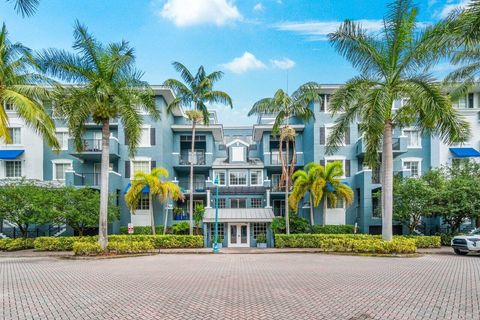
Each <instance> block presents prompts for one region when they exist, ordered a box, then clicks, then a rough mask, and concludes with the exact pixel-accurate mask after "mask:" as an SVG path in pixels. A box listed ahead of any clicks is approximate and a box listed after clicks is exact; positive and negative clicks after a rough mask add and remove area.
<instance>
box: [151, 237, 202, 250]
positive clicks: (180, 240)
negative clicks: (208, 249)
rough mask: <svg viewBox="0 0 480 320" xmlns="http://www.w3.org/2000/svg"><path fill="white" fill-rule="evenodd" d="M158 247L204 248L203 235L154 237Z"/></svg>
mask: <svg viewBox="0 0 480 320" xmlns="http://www.w3.org/2000/svg"><path fill="white" fill-rule="evenodd" d="M153 246H154V247H155V248H156V249H173V248H203V236H183V235H165V236H156V237H154V238H153Z"/></svg>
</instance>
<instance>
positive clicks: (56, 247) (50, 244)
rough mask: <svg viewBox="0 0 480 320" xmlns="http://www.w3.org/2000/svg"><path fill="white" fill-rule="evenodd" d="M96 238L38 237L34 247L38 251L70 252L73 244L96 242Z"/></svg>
mask: <svg viewBox="0 0 480 320" xmlns="http://www.w3.org/2000/svg"><path fill="white" fill-rule="evenodd" d="M97 239H98V237H39V238H36V239H35V242H34V247H35V249H36V250H39V251H71V250H73V244H74V243H75V242H89V243H94V242H96V241H97Z"/></svg>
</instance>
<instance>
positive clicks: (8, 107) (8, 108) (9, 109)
mask: <svg viewBox="0 0 480 320" xmlns="http://www.w3.org/2000/svg"><path fill="white" fill-rule="evenodd" d="M3 106H4V107H5V111H13V110H14V109H13V104H12V103H8V102H4V103H3Z"/></svg>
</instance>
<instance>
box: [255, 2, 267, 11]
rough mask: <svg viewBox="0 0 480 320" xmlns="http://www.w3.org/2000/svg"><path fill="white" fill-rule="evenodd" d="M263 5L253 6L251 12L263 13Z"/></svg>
mask: <svg viewBox="0 0 480 320" xmlns="http://www.w3.org/2000/svg"><path fill="white" fill-rule="evenodd" d="M263 9H264V8H263V4H261V3H260V2H259V3H257V4H256V5H254V6H253V11H263Z"/></svg>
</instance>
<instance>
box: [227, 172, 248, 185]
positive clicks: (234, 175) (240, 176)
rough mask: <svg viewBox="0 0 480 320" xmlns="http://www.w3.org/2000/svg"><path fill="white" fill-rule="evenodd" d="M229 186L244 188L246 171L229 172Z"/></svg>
mask: <svg viewBox="0 0 480 320" xmlns="http://www.w3.org/2000/svg"><path fill="white" fill-rule="evenodd" d="M229 184H230V185H231V186H246V185H247V171H230V177H229Z"/></svg>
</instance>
